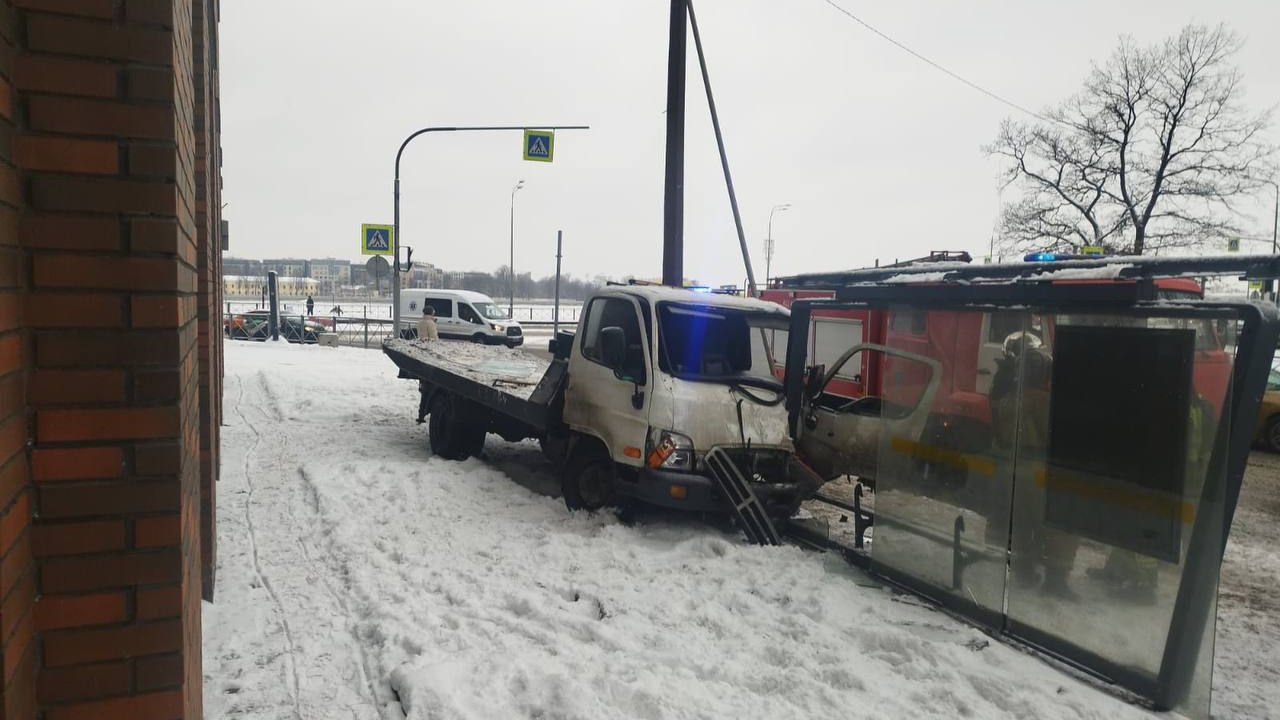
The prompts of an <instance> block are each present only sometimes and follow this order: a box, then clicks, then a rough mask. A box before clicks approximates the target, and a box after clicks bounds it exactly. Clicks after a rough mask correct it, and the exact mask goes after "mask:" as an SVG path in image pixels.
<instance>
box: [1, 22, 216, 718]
mask: <svg viewBox="0 0 1280 720" xmlns="http://www.w3.org/2000/svg"><path fill="white" fill-rule="evenodd" d="M215 8H216V0H194V3H193V0H0V636H2V637H0V658H2V660H3V663H2V666H3V678H4V686H3V710H4V712H3V718H6V719H7V718H19V717H20V718H34V717H36V716H37V714H38V713H39V714H42V716H43V717H44V718H46V719H47V720H60V719H66V718H104V717H120V718H125V717H128V718H151V719H152V720H164V719H166V718H199V717H200V716H201V687H200V678H201V669H200V633H201V627H200V601H201V600H200V599H201V596H202V594H210V593H211V591H212V588H211V587H209V588H205V584H206V582H207V583H209V584H210V585H211V583H212V562H213V548H212V542H211V541H212V538H213V532H212V523H213V514H212V512H211V511H207V512H206V511H204V510H203V508H202V495H203V496H204V498H206V499H207V500H208V502H209V503H210V504H211V503H212V499H213V493H212V487H213V483H214V482H215V481H216V477H217V467H218V465H217V455H218V453H217V448H218V435H217V427H218V424H219V423H220V420H221V417H220V413H221V408H220V399H221V379H222V370H221V344H220V337H221V335H220V332H219V330H218V328H219V325H220V319H219V313H218V308H219V305H220V297H219V296H218V293H217V289H216V284H214V283H212V282H211V281H212V280H213V279H216V278H217V277H218V276H219V275H220V274H221V267H220V263H221V257H220V252H219V247H220V246H219V245H218V233H217V232H216V228H217V222H218V220H219V219H220V215H219V214H218V212H217V208H218V207H219V205H220V194H219V193H218V189H219V188H220V183H221V181H220V174H219V172H218V169H217V165H215V164H214V163H211V162H210V158H216V157H217V154H218V150H217V149H218V144H219V136H218V132H217V126H216V123H215V122H211V118H216V98H217V72H216V59H215V56H214V54H213V53H212V52H211V50H212V48H216V15H215V14H214V12H215ZM205 540H207V541H208V542H205Z"/></svg>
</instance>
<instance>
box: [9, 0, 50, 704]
mask: <svg viewBox="0 0 1280 720" xmlns="http://www.w3.org/2000/svg"><path fill="white" fill-rule="evenodd" d="M18 31H19V26H18V23H17V20H16V18H15V17H14V11H13V8H12V7H11V6H10V5H9V3H8V1H7V0H3V1H0V695H2V696H3V698H2V699H3V702H2V703H0V711H2V713H3V717H5V718H26V717H32V716H34V714H35V697H36V693H35V679H34V678H35V669H36V668H35V658H36V650H35V643H33V638H34V634H35V625H36V617H35V614H34V612H33V607H34V602H35V587H36V578H35V567H34V563H33V560H32V556H31V538H32V533H31V516H32V510H33V508H32V506H33V504H34V503H35V496H34V494H33V491H32V487H31V471H30V457H29V454H28V451H27V439H28V437H29V436H30V431H31V423H30V421H29V418H28V415H27V412H26V407H25V400H24V396H25V392H26V390H25V388H26V384H27V381H28V377H29V368H30V365H31V357H32V352H31V344H30V337H29V333H27V332H26V330H25V328H24V326H25V325H26V322H25V321H24V317H23V306H24V299H25V298H24V296H26V295H27V293H28V290H29V283H28V271H27V263H26V258H25V257H24V255H23V253H22V251H21V248H20V247H19V230H18V219H19V217H20V214H21V211H22V207H23V202H24V199H23V193H22V174H21V172H20V171H19V170H18V168H17V167H16V164H15V154H16V153H34V154H36V155H37V156H38V157H40V158H42V159H44V160H45V161H46V162H56V161H57V158H56V154H54V155H55V156H51V153H50V151H49V149H47V148H40V147H32V148H25V147H23V146H22V145H20V144H19V145H18V147H16V148H15V143H14V137H15V135H16V124H15V120H16V119H17V118H16V112H15V111H16V109H17V105H18V103H17V102H16V100H15V94H16V92H17V91H16V90H15V85H16V84H17V83H16V81H15V60H16V55H17V51H16V43H17V41H18V38H19V32H18ZM45 392H49V390H46V391H45Z"/></svg>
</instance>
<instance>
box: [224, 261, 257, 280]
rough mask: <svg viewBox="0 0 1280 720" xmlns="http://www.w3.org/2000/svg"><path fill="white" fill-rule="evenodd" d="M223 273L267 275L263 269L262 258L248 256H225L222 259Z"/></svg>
mask: <svg viewBox="0 0 1280 720" xmlns="http://www.w3.org/2000/svg"><path fill="white" fill-rule="evenodd" d="M222 274H223V275H259V276H264V277H265V276H266V274H267V273H266V272H265V271H264V270H263V269H262V261H261V260H249V259H246V258H223V259H222Z"/></svg>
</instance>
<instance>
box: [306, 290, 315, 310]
mask: <svg viewBox="0 0 1280 720" xmlns="http://www.w3.org/2000/svg"><path fill="white" fill-rule="evenodd" d="M315 311H316V301H315V300H313V299H312V298H311V296H310V295H308V296H307V314H308V315H313V314H315Z"/></svg>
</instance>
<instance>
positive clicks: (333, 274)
mask: <svg viewBox="0 0 1280 720" xmlns="http://www.w3.org/2000/svg"><path fill="white" fill-rule="evenodd" d="M307 277H309V278H312V279H313V280H316V281H317V282H319V283H320V292H322V293H324V294H326V295H328V294H331V293H334V291H335V290H336V289H337V288H340V287H344V286H347V285H350V284H351V262H350V261H349V260H338V259H336V258H325V259H323V260H310V261H308V262H307Z"/></svg>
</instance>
